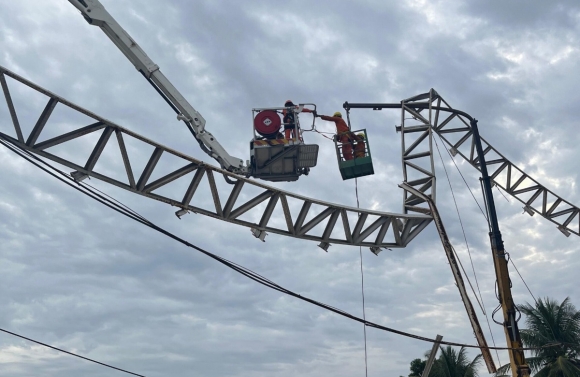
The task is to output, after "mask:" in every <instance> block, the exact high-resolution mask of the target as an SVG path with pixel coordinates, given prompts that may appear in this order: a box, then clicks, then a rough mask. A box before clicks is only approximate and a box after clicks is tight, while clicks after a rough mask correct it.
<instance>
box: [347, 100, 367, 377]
mask: <svg viewBox="0 0 580 377" xmlns="http://www.w3.org/2000/svg"><path fill="white" fill-rule="evenodd" d="M346 113H347V116H348V111H347V112H346ZM354 190H355V194H356V208H360V203H359V200H358V179H357V178H355V179H354ZM359 216H360V213H359ZM358 253H359V255H360V290H361V294H362V312H363V320H364V321H365V322H366V320H367V316H366V311H365V276H364V273H363V256H362V246H359V247H358ZM363 333H364V339H365V376H368V375H369V368H368V363H367V327H366V325H363Z"/></svg>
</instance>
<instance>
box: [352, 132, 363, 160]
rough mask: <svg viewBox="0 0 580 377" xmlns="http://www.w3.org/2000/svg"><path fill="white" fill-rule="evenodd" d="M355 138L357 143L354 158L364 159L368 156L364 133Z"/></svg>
mask: <svg viewBox="0 0 580 377" xmlns="http://www.w3.org/2000/svg"><path fill="white" fill-rule="evenodd" d="M354 136H355V137H354V140H355V142H356V143H355V145H354V158H362V157H364V156H365V154H366V153H365V152H366V144H365V134H364V133H363V132H359V133H358V134H356V135H354Z"/></svg>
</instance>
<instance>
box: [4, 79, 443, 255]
mask: <svg viewBox="0 0 580 377" xmlns="http://www.w3.org/2000/svg"><path fill="white" fill-rule="evenodd" d="M6 77H10V78H11V79H13V82H14V83H16V84H18V85H20V84H22V85H25V86H27V87H29V88H31V89H33V90H35V91H37V92H39V93H41V94H44V95H45V96H46V99H47V104H46V106H45V108H44V110H43V111H42V113H41V114H39V116H38V121H37V122H36V125H35V126H34V128H33V130H32V132H31V133H30V135H23V134H22V130H21V128H20V125H19V123H18V117H17V115H16V114H17V110H18V109H15V107H14V106H13V104H12V97H11V95H10V90H9V86H8V85H7V84H6ZM0 83H1V84H2V90H3V93H4V97H5V100H6V103H7V104H8V108H9V110H10V119H11V120H12V123H13V126H14V130H15V134H16V137H13V136H11V135H9V134H6V133H2V132H0V137H2V138H3V139H4V140H6V141H8V142H10V143H12V144H14V145H16V146H18V147H19V148H21V149H24V150H27V151H29V152H31V153H34V154H37V155H39V156H41V157H43V158H46V159H49V160H52V161H54V162H57V163H59V164H61V165H64V166H66V167H68V168H70V169H73V170H74V171H76V172H80V173H82V174H86V175H88V176H91V177H94V178H96V179H99V180H102V181H104V182H107V183H109V184H112V185H115V186H117V187H120V188H123V189H125V190H128V191H131V192H134V193H136V194H139V195H143V196H146V197H148V198H151V199H155V200H158V201H161V202H163V203H167V204H170V205H172V206H175V207H178V208H179V209H185V210H188V211H190V212H194V213H197V214H201V215H205V216H209V217H212V218H216V219H219V220H223V221H226V222H230V223H233V224H236V225H242V226H245V227H249V228H253V229H256V230H258V231H266V232H269V233H275V234H279V235H283V236H288V237H295V238H301V239H305V240H311V241H317V242H322V243H331V244H342V245H356V246H367V247H374V248H376V247H381V248H401V247H405V246H406V245H407V244H408V243H409V242H410V241H411V240H412V239H413V238H414V237H415V236H416V235H417V234H418V233H419V232H420V231H421V230H422V229H423V228H424V227H425V226H427V224H429V222H430V221H431V220H432V218H431V216H429V215H428V214H425V213H420V214H407V213H405V214H394V213H387V212H380V211H372V210H366V209H358V208H354V207H347V206H343V205H340V204H335V203H328V202H324V201H321V200H317V199H313V198H308V197H304V196H300V195H296V194H293V193H291V192H288V191H282V190H279V189H277V188H274V187H270V186H267V185H264V184H262V183H261V182H257V181H254V180H251V179H247V178H245V177H241V176H238V175H235V174H233V173H231V172H228V171H226V170H223V169H220V168H217V167H214V166H211V165H208V164H206V163H204V162H202V161H200V160H197V159H194V158H192V157H190V156H187V155H185V154H183V153H180V152H177V151H175V150H172V149H170V148H168V147H165V146H163V145H160V144H158V143H156V142H154V141H152V140H149V139H147V138H145V137H143V136H141V135H138V134H136V133H134V132H132V131H129V130H127V129H125V128H122V127H120V126H118V125H116V124H114V123H112V122H110V121H108V120H106V119H104V118H101V117H99V116H98V115H95V114H93V113H91V112H90V111H88V110H85V109H83V108H80V107H79V106H77V105H74V104H73V103H71V102H69V101H67V100H65V99H64V98H61V97H59V96H57V95H55V94H53V93H51V92H49V91H47V90H46V89H43V88H41V87H39V86H37V85H35V84H33V83H31V82H29V81H27V80H25V79H24V78H22V77H20V76H18V75H16V74H15V73H13V72H11V71H9V70H7V69H5V68H3V67H0ZM9 84H10V85H12V81H11V82H10V83H9ZM56 106H66V107H68V108H69V109H72V110H74V111H77V112H80V113H82V114H84V115H86V116H87V117H89V118H91V121H90V124H89V125H79V128H78V129H76V130H73V131H71V132H68V133H62V134H59V135H57V136H55V137H52V138H50V139H48V140H45V141H41V142H37V141H38V140H41V139H39V138H40V137H41V136H42V135H43V132H45V131H46V130H47V129H49V128H50V127H51V124H50V122H48V121H49V118H50V116H51V114H52V111H53V110H54V108H55V107H56ZM87 123H89V122H87ZM51 131H52V132H51V134H54V133H55V132H56V131H58V130H56V131H55V130H53V129H52V130H51ZM113 133H115V136H116V137H111V136H112V135H113ZM89 134H95V135H99V137H98V141H97V142H96V143H95V144H94V145H93V147H92V153H91V154H90V156H89V157H88V159H86V160H84V162H83V163H78V160H79V159H76V158H72V157H70V155H69V154H67V157H64V156H62V155H59V153H57V152H54V151H53V150H52V149H51V148H53V147H55V146H57V145H59V146H64V145H66V143H69V142H71V141H74V140H76V139H78V138H79V137H81V136H84V135H89ZM25 136H26V137H25ZM127 137H132V138H134V139H135V140H136V142H137V145H132V147H134V148H136V149H137V150H138V151H139V152H140V153H139V155H143V154H144V151H146V150H151V147H153V152H149V155H148V156H149V157H148V159H147V164H146V166H145V168H144V170H143V172H141V174H140V175H138V178H137V179H136V177H135V171H134V169H133V167H132V165H131V161H132V158H134V157H133V156H135V154H136V152H135V151H134V150H133V149H134V148H131V149H128V148H127V147H126V146H125V140H126V138H127ZM111 143H113V144H116V146H117V147H118V149H119V150H120V152H121V153H120V156H119V158H118V159H117V161H114V162H113V163H114V166H112V167H111V166H107V172H108V174H104V173H101V172H98V169H99V161H100V160H101V156H102V154H103V151H105V150H106V148H107V146H108V145H111ZM71 150H73V149H72V148H71ZM73 152H74V150H73ZM76 152H83V151H76ZM69 153H72V152H70V151H69ZM82 155H83V154H80V156H82ZM165 155H170V156H172V158H173V161H175V159H177V160H178V161H180V162H178V163H176V164H175V166H178V168H172V169H173V170H172V171H169V172H167V171H164V172H161V174H159V172H160V171H161V168H160V167H159V166H160V165H161V164H160V160H161V159H162V158H163V156H165ZM80 159H81V160H83V158H82V157H81V158H80ZM73 161H77V162H73ZM95 169H96V170H95ZM113 173H117V174H113ZM156 173H157V174H156ZM215 175H221V176H222V178H224V177H225V178H226V179H225V180H226V181H229V182H231V181H235V182H236V183H235V184H224V185H221V186H220V185H217V184H216V179H215V177H214V176H215ZM112 176H115V177H119V176H123V177H127V179H126V181H125V182H123V181H121V180H119V179H114V178H112ZM153 176H161V178H158V179H155V180H152V179H151V177H153ZM179 178H182V179H189V184H188V185H187V188H186V189H185V191H182V192H180V193H179V194H178V197H177V198H173V197H172V196H171V195H163V194H161V193H160V192H159V190H160V189H163V188H167V187H170V186H171V185H173V184H174V183H175V182H176V181H177V180H178V179H179ZM423 184H424V183H423ZM204 186H205V188H206V190H207V189H209V191H210V192H211V196H210V200H211V201H212V202H213V205H210V206H209V207H210V208H211V209H207V208H204V207H202V203H200V201H201V200H202V198H201V197H198V196H196V193H198V192H199V191H200V188H203V187H204ZM223 186H225V187H223ZM171 187H173V188H174V187H176V186H171ZM248 188H249V189H252V190H253V193H252V194H251V195H250V193H246V192H245V190H246V189H248ZM256 191H257V192H258V194H257V195H256ZM220 198H224V199H225V198H227V199H226V202H225V206H222V204H221V199H220ZM242 198H243V201H242ZM238 201H240V202H241V203H238ZM264 202H266V203H267V204H265V207H264V205H262V203H264ZM291 204H292V206H291ZM206 207H207V206H206ZM298 208H300V210H299V213H298V215H297V216H293V214H292V209H295V210H297V209H298ZM276 209H278V211H276ZM250 213H253V214H254V215H255V216H254V217H250V218H247V217H246V218H244V215H246V214H250ZM339 217H340V218H341V219H342V221H338V218H339ZM254 219H257V220H254ZM353 219H354V220H353ZM351 229H352V231H351ZM317 230H318V231H317Z"/></svg>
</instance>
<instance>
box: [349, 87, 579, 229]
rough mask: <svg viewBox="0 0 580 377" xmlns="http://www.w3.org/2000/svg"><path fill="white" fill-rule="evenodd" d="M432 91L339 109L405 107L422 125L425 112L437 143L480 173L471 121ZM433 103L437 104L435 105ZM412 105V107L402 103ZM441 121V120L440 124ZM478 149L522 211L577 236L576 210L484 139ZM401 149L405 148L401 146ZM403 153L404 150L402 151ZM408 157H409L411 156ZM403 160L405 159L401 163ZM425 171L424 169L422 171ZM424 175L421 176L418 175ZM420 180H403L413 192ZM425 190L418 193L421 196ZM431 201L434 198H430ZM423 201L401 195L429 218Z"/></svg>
mask: <svg viewBox="0 0 580 377" xmlns="http://www.w3.org/2000/svg"><path fill="white" fill-rule="evenodd" d="M433 92H434V91H433V89H432V90H431V91H430V92H429V93H425V94H422V95H419V96H416V97H413V98H410V99H407V100H405V101H402V102H401V103H348V102H345V103H344V105H343V107H344V108H345V109H347V110H348V109H354V108H364V109H373V110H382V109H401V108H404V107H405V106H407V107H410V108H412V111H409V112H408V113H409V115H410V117H411V118H412V119H414V120H415V121H420V122H422V123H425V120H427V119H428V118H427V117H426V116H421V117H417V116H416V115H417V114H421V112H422V111H425V110H427V111H429V112H431V115H429V119H431V120H432V123H433V124H432V126H431V127H432V131H433V132H435V133H437V134H438V135H439V136H440V137H441V139H442V140H443V141H444V143H445V144H447V145H448V146H449V147H450V148H449V149H450V151H451V153H452V154H453V155H456V154H459V155H460V156H461V157H463V158H464V159H465V160H466V161H467V162H469V163H470V164H471V165H472V166H473V167H474V168H476V169H478V170H480V166H479V159H478V157H477V153H476V150H475V143H474V141H473V135H472V130H471V126H470V121H471V120H473V119H474V118H473V117H472V116H470V115H469V114H467V113H466V112H464V111H461V110H457V109H453V108H452V107H451V106H449V104H448V103H447V102H446V101H445V100H444V99H443V98H442V97H441V96H439V95H438V94H436V92H435V94H434V95H433ZM435 100H436V101H437V103H435ZM409 102H413V103H412V105H410V104H409V105H406V103H409ZM441 119H443V120H442V121H441ZM397 130H400V131H403V127H402V126H401V127H397ZM409 132H426V131H425V128H424V126H423V125H420V126H415V127H413V128H411V127H409V128H407V133H409ZM481 142H482V147H483V151H484V154H485V156H486V162H485V164H486V166H487V170H488V171H489V175H490V177H491V179H492V180H493V183H494V184H495V185H496V186H498V187H501V188H502V189H503V190H504V191H506V192H507V193H508V194H510V195H511V196H513V197H514V198H515V199H517V200H518V201H520V202H521V203H522V204H524V211H525V212H527V213H529V214H530V215H533V214H535V213H537V214H539V215H540V216H542V217H543V218H545V219H547V220H548V221H551V222H553V223H554V224H556V225H557V228H558V230H560V231H561V232H562V233H564V234H565V235H566V236H568V235H570V234H575V235H577V236H580V208H579V207H578V206H576V205H574V204H572V203H570V202H568V201H567V200H565V199H563V198H561V197H559V196H558V195H557V194H555V193H554V192H553V191H551V190H549V189H547V188H546V187H545V186H543V185H542V184H540V183H539V182H538V181H536V180H535V179H534V178H532V177H531V176H530V175H528V174H526V173H525V172H524V171H523V170H521V169H520V168H518V167H517V166H516V165H514V164H513V163H512V162H511V161H509V160H508V159H507V158H505V157H504V155H502V154H501V153H500V152H499V151H498V150H497V149H495V148H494V147H493V146H492V145H491V144H489V143H488V142H487V141H486V140H485V139H484V138H481ZM403 145H405V144H403ZM403 151H405V149H403ZM409 155H411V154H410V153H409V154H405V152H403V158H404V161H403V166H404V167H410V168H411V169H408V170H416V169H413V167H412V165H410V164H409V162H408V159H409V158H408V157H409ZM411 156H412V155H411ZM405 157H407V159H406V160H405ZM423 170H425V169H423ZM422 173H425V172H422ZM424 175H425V176H424V177H422V178H420V177H419V178H417V179H414V180H410V181H408V180H407V178H408V177H405V182H404V183H406V184H407V185H409V186H411V187H414V188H417V186H418V185H420V184H425V185H427V186H428V185H429V184H430V177H429V176H427V175H426V174H424ZM424 189H425V188H422V189H420V190H419V191H421V192H425V190H424ZM433 199H435V197H434V196H433ZM422 204H424V201H422V200H421V199H420V198H418V197H417V196H415V195H412V193H411V194H410V193H409V192H408V191H405V204H404V206H405V207H407V210H408V211H411V210H412V211H414V212H417V213H426V214H429V210H428V209H427V210H426V209H425V206H424V205H422Z"/></svg>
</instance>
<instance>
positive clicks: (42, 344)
mask: <svg viewBox="0 0 580 377" xmlns="http://www.w3.org/2000/svg"><path fill="white" fill-rule="evenodd" d="M0 331H2V332H5V333H7V334H10V335H14V336H16V337H19V338H22V339H26V340H28V341H29V342H33V343H36V344H40V345H41V346H45V347H48V348H51V349H53V350H56V351H59V352H64V353H66V354H69V355H71V356H74V357H78V358H80V359H84V360H87V361H90V362H93V363H96V364H99V365H102V366H105V367H107V368H111V369H115V370H118V371H120V372H125V373H128V374H132V375H133V376H139V377H145V376H144V375H142V374H137V373H133V372H129V371H128V370H125V369H121V368H117V367H114V366H112V365H109V364H105V363H101V362H100V361H97V360H94V359H89V358H88V357H84V356H81V355H77V354H76V353H72V352H69V351H65V350H63V349H61V348H58V347H54V346H51V345H50V344H46V343H42V342H39V341H38V340H34V339H30V338H27V337H25V336H22V335H19V334H16V333H14V332H12V331H8V330H4V329H1V328H0Z"/></svg>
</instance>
